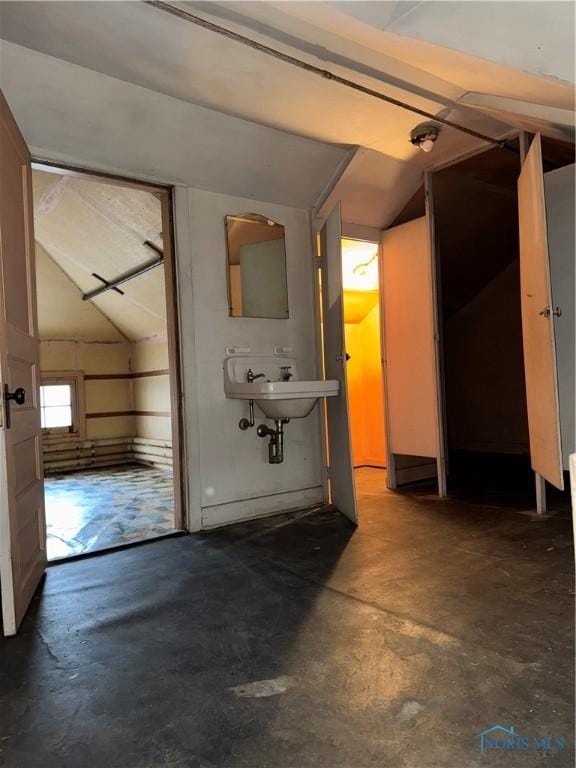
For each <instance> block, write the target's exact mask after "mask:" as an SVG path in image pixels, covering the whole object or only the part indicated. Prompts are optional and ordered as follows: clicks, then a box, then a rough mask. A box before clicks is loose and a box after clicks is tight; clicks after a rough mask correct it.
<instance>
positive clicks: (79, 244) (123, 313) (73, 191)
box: [33, 170, 166, 341]
mask: <svg viewBox="0 0 576 768" xmlns="http://www.w3.org/2000/svg"><path fill="white" fill-rule="evenodd" d="M33 186H34V229H35V237H36V240H37V243H38V244H39V246H40V249H41V251H42V252H45V253H46V254H47V256H49V257H50V259H51V260H52V261H53V262H54V263H55V264H56V265H57V267H59V268H60V270H62V272H63V273H65V275H67V277H68V278H69V280H71V281H72V283H73V284H74V286H75V287H76V289H77V290H78V293H79V297H81V296H82V294H84V293H87V292H89V291H91V290H93V289H94V288H98V287H100V286H101V285H102V282H101V281H100V280H99V279H98V278H97V277H95V276H94V275H95V274H97V275H100V276H101V277H102V278H104V279H105V280H108V281H111V280H113V279H115V278H117V277H119V276H120V275H122V274H124V273H126V272H130V271H131V270H133V269H135V268H138V267H140V266H143V265H145V264H147V263H150V262H152V261H154V260H155V259H156V257H157V254H156V251H155V250H153V249H152V248H150V247H147V246H146V245H145V241H149V242H151V243H153V244H154V245H155V246H156V247H157V248H162V237H161V230H162V220H161V208H160V201H159V200H158V199H157V198H156V197H155V196H154V195H153V194H151V193H150V192H146V191H142V190H138V189H134V188H128V187H120V186H117V185H112V184H105V183H98V182H95V181H93V180H87V179H81V178H74V177H72V176H59V175H57V174H53V173H46V172H43V171H38V170H34V171H33ZM120 288H121V291H122V294H120V293H118V292H116V291H113V290H110V291H106V292H105V293H102V294H100V295H98V296H96V297H94V298H93V299H90V300H89V301H87V302H85V303H86V304H88V305H90V304H93V305H94V306H95V307H96V308H97V309H98V310H99V311H100V312H101V313H102V315H104V317H106V318H107V319H108V320H109V321H110V322H111V323H112V325H113V326H114V327H115V328H117V329H118V330H119V331H120V333H121V334H122V335H123V336H124V337H125V338H127V339H130V340H133V341H135V340H138V339H142V338H147V337H150V336H154V335H158V334H163V333H165V331H166V304H165V287H164V273H163V270H162V268H157V269H154V270H151V271H149V272H146V273H144V274H143V275H141V276H139V277H137V278H135V279H133V280H130V281H129V282H126V283H123V284H122V286H121V287H120Z"/></svg>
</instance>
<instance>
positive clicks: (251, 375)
mask: <svg viewBox="0 0 576 768" xmlns="http://www.w3.org/2000/svg"><path fill="white" fill-rule="evenodd" d="M265 378H266V374H265V373H253V372H252V368H248V371H247V372H246V381H247V382H248V384H252V382H253V381H256V379H265Z"/></svg>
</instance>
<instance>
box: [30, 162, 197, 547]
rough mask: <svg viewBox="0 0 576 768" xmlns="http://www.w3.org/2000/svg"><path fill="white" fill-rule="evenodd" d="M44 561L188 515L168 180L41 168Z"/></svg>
mask: <svg viewBox="0 0 576 768" xmlns="http://www.w3.org/2000/svg"><path fill="white" fill-rule="evenodd" d="M32 182H33V198H34V218H35V251H36V297H37V312H38V330H39V346H40V414H41V424H42V463H43V467H44V477H45V480H44V491H45V508H46V538H47V556H48V560H58V559H62V558H68V557H73V556H78V555H86V554H90V553H93V552H96V551H102V550H106V549H110V548H115V547H118V546H125V545H128V544H133V543H136V542H139V541H145V540H149V539H153V538H157V537H161V536H166V535H170V534H173V533H176V532H177V531H179V530H182V529H184V528H185V524H184V519H183V505H182V499H181V487H182V484H181V462H180V428H179V425H180V414H179V397H178V392H179V388H180V385H179V367H178V355H177V349H178V346H177V325H176V310H175V307H176V296H175V287H174V274H173V254H172V237H171V208H170V206H171V201H170V190H169V189H167V188H162V187H155V186H148V185H145V184H141V183H135V182H132V181H127V180H120V179H112V178H109V177H102V176H95V175H92V174H86V173H82V172H79V171H75V170H74V171H73V170H70V169H66V168H60V167H58V168H56V167H52V166H46V165H40V164H36V165H34V166H33V171H32Z"/></svg>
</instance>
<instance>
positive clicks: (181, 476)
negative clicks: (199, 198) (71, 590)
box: [32, 155, 200, 532]
mask: <svg viewBox="0 0 576 768" xmlns="http://www.w3.org/2000/svg"><path fill="white" fill-rule="evenodd" d="M32 170H33V171H34V170H39V171H45V172H48V173H54V174H59V175H63V176H71V177H74V178H83V179H89V180H92V181H98V182H100V183H102V184H110V185H112V186H121V187H129V188H132V189H140V190H142V191H145V192H150V193H152V194H153V195H154V196H155V197H157V198H158V199H159V200H160V204H161V212H162V231H163V234H164V264H163V269H164V278H165V291H166V326H167V341H168V368H169V380H170V405H171V408H170V412H171V432H172V461H173V488H174V527H176V528H180V529H181V530H184V531H187V532H189V531H194V530H199V529H200V509H199V508H198V510H193V509H192V505H191V503H190V502H191V500H190V496H189V489H190V487H191V486H192V483H194V484H195V485H196V487H199V484H198V481H199V477H194V478H191V477H190V472H189V471H188V466H187V461H186V456H187V450H186V448H187V445H186V443H187V440H186V434H187V433H186V425H188V427H189V426H190V421H189V420H190V419H191V418H192V419H193V421H194V422H195V424H196V423H197V410H196V408H194V409H189V410H191V411H192V413H190V414H189V413H187V412H185V407H184V404H185V398H184V389H183V359H184V356H183V351H182V334H181V332H180V328H181V327H182V325H183V323H182V317H181V309H182V303H181V301H180V295H181V290H179V289H180V287H181V282H182V281H181V280H180V279H179V278H180V275H179V269H178V266H179V259H178V253H177V247H176V243H177V242H178V240H179V232H178V227H177V224H176V218H175V214H174V209H175V208H176V207H177V206H178V202H179V201H178V197H179V196H178V195H177V188H176V187H175V186H174V185H171V184H165V183H161V182H152V181H149V180H141V179H136V178H134V177H133V176H124V175H120V174H117V173H110V172H108V171H104V170H99V169H98V170H97V169H91V168H87V167H83V166H82V167H81V166H77V165H71V164H69V163H66V162H61V161H58V160H48V159H46V158H38V157H36V156H35V155H32ZM179 218H180V217H179ZM185 221H186V224H187V218H186V220H185ZM187 234H188V232H184V233H182V235H183V239H184V241H185V242H187V241H188V238H187ZM191 314H192V313H190V315H191ZM191 322H192V317H191V316H190V317H187V318H186V324H187V326H190V325H191ZM192 337H193V335H192ZM194 512H196V514H194Z"/></svg>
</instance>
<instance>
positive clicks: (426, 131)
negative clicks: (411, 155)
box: [410, 123, 440, 152]
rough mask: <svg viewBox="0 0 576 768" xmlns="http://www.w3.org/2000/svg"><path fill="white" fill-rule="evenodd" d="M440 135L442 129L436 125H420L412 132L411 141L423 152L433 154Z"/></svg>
mask: <svg viewBox="0 0 576 768" xmlns="http://www.w3.org/2000/svg"><path fill="white" fill-rule="evenodd" d="M439 135H440V127H439V126H438V125H435V124H434V123H420V125H417V126H416V128H412V130H411V131H410V141H411V143H412V144H413V145H414V146H415V147H419V148H420V149H421V150H422V151H423V152H432V150H433V149H434V143H435V142H436V139H437V138H438V136H439Z"/></svg>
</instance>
